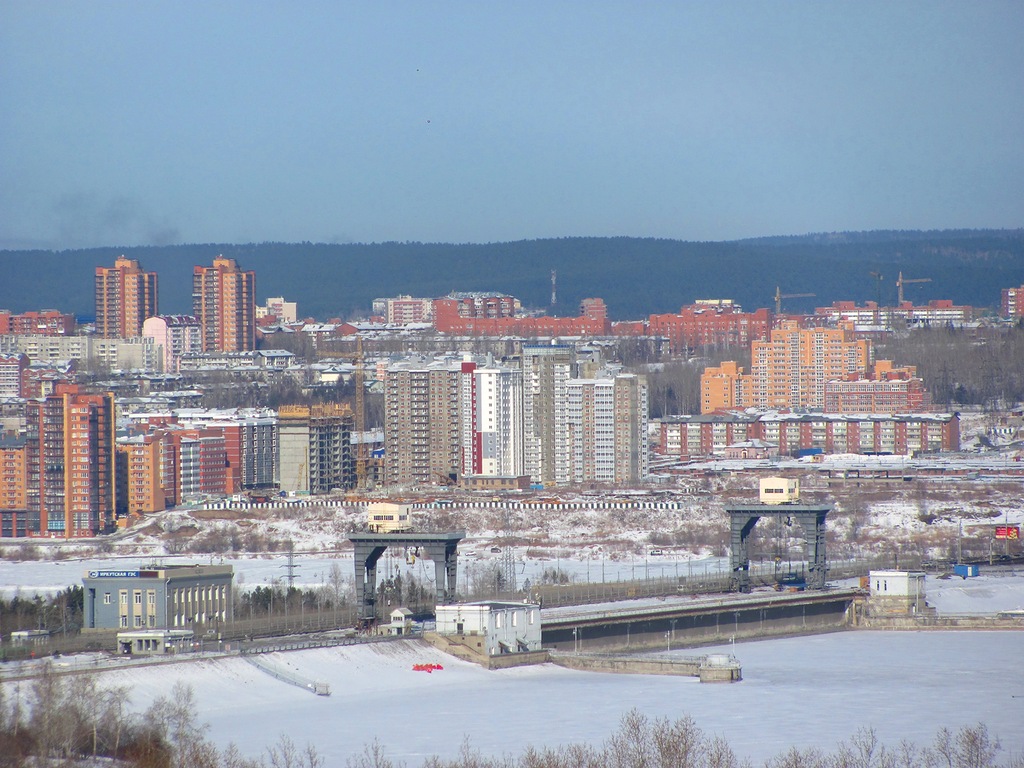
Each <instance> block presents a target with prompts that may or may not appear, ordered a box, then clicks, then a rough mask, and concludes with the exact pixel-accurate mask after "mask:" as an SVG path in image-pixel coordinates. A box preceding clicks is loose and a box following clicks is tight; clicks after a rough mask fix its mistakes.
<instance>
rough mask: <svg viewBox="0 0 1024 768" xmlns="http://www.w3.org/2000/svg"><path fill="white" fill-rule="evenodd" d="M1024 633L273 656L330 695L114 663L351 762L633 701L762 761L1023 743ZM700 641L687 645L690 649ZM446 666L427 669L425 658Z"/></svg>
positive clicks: (429, 749)
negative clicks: (509, 662)
mask: <svg viewBox="0 0 1024 768" xmlns="http://www.w3.org/2000/svg"><path fill="white" fill-rule="evenodd" d="M1022 641H1024V633H1021V632H1014V631H1008V632H866V631H856V632H854V631H851V632H841V633H834V634H829V635H819V636H811V637H800V638H789V639H783V640H768V641H761V642H751V643H743V644H739V645H736V646H735V647H732V646H728V647H727V646H720V647H716V648H708V649H702V652H715V651H726V652H730V651H731V652H733V653H735V655H736V656H737V657H738V658H739V659H740V661H741V662H742V665H743V678H744V679H743V682H741V683H737V684H731V685H730V684H717V685H713V684H701V683H699V682H698V681H697V680H696V679H693V678H681V677H658V676H647V675H612V674H598V673H589V672H576V671H570V670H566V669H562V668H560V667H557V666H554V665H550V664H548V665H543V666H539V667H527V668H520V669H512V670H502V671H494V672H490V671H486V670H484V669H481V668H479V667H476V666H473V665H471V664H469V663H466V662H461V661H458V660H456V659H453V658H450V657H448V656H445V655H444V654H441V653H440V652H439V651H436V650H434V649H433V648H431V647H429V646H427V645H426V644H424V643H422V642H421V641H396V642H391V643H386V644H379V645H374V646H361V647H345V648H334V649H318V650H310V651H295V652H289V653H278V654H273V659H272V662H273V663H274V664H275V665H277V666H286V667H287V668H289V669H291V670H293V671H294V672H296V673H298V674H299V675H302V676H303V677H307V678H312V679H315V680H322V681H325V682H327V683H329V684H330V686H331V690H332V691H333V695H331V696H330V697H320V696H315V695H313V694H312V693H308V692H305V691H303V690H301V689H299V688H296V687H294V686H290V685H287V684H285V683H282V682H279V681H277V680H275V679H273V678H271V677H270V676H269V675H266V674H264V673H261V672H260V671H259V670H258V669H256V668H254V667H253V666H251V665H249V664H247V663H246V662H245V661H243V660H242V659H239V658H222V659H216V660H206V661H201V662H193V663H185V664H174V665H166V666H160V667H142V668H132V669H125V670H119V671H115V672H108V673H104V680H105V681H107V680H109V682H110V683H111V684H115V683H116V684H120V685H129V686H131V688H132V704H133V706H136V707H139V708H142V707H145V706H146V705H147V704H148V703H149V702H151V701H152V700H153V698H155V697H156V696H159V695H166V694H167V693H168V692H169V691H170V690H171V687H172V686H173V684H174V683H175V682H177V681H179V680H181V681H183V682H186V683H187V684H189V685H190V686H192V688H193V690H194V692H195V695H196V700H197V703H198V715H199V718H200V719H201V720H203V721H206V722H208V723H209V724H210V731H209V734H210V737H211V738H212V739H213V740H214V741H215V742H216V743H218V744H221V745H225V744H227V743H228V742H235V743H236V744H238V745H239V746H240V747H241V748H242V750H243V752H245V753H247V754H250V755H257V754H260V753H261V752H262V750H263V749H264V748H265V747H266V746H268V745H269V744H271V743H273V742H274V741H276V740H277V738H278V736H279V735H281V734H288V735H289V736H290V737H291V738H292V739H293V740H294V741H296V742H297V743H299V744H305V743H307V742H309V743H313V744H315V745H316V747H317V749H318V750H319V751H320V752H321V753H322V754H323V755H324V756H325V757H326V758H327V763H328V764H329V765H339V764H343V762H344V759H345V758H346V757H347V756H350V755H353V754H355V753H356V752H359V751H360V750H361V749H362V747H363V745H365V744H368V743H369V742H371V741H372V740H374V739H376V740H379V741H380V743H381V744H382V745H383V746H384V747H385V748H386V751H387V753H388V755H389V756H390V757H392V758H395V759H400V760H405V761H407V763H408V764H409V765H410V766H413V765H418V764H419V763H420V758H422V757H425V756H427V755H432V754H438V755H443V756H453V755H454V754H455V753H456V752H457V750H458V749H459V747H460V745H461V744H462V742H463V740H464V739H469V742H470V744H471V745H472V746H473V747H475V748H478V749H480V750H482V751H483V752H484V753H485V754H503V753H513V754H515V753H518V752H519V751H520V749H521V748H523V747H525V746H526V745H528V744H532V745H535V746H542V745H552V746H553V745H558V744H565V743H569V742H600V741H602V740H603V739H604V738H605V737H606V736H607V735H608V734H609V733H610V732H611V731H612V730H614V729H615V727H616V726H617V724H618V722H619V719H620V718H621V717H622V715H623V714H624V713H625V712H627V711H628V710H629V709H632V708H636V709H638V710H640V711H641V712H643V713H645V714H647V715H649V716H651V717H669V718H677V717H680V716H682V715H685V714H689V715H690V716H692V717H693V718H694V720H695V721H696V722H697V724H698V725H699V726H700V727H701V728H702V729H704V731H705V732H707V733H714V734H720V735H722V736H724V737H726V738H727V739H728V740H729V741H730V743H731V744H732V745H733V747H734V749H735V750H736V751H737V752H738V753H739V754H740V755H744V756H747V757H750V758H751V759H753V760H754V761H755V762H761V761H763V760H764V759H766V758H768V757H770V756H772V755H775V754H777V753H778V752H781V751H783V750H785V749H787V748H789V747H790V746H798V747H810V746H818V747H822V748H828V749H831V748H833V747H834V746H835V744H836V743H837V742H839V741H840V740H844V739H848V738H849V737H850V736H851V735H852V734H853V733H854V732H855V731H856V730H857V729H858V728H860V727H872V728H874V729H875V730H876V732H877V734H878V736H879V737H880V738H881V739H882V740H883V741H884V742H886V743H890V744H895V743H897V742H898V741H899V740H901V739H909V740H911V741H913V742H916V743H918V744H920V745H924V744H926V743H930V742H931V740H932V738H933V737H934V735H935V732H936V730H937V729H938V728H939V727H942V726H946V727H949V728H952V729H956V728H959V727H961V726H964V725H973V724H976V723H979V722H982V723H985V724H986V725H987V726H988V728H989V730H990V732H992V733H993V734H995V735H997V736H998V737H999V738H1000V739H1001V740H1002V742H1003V746H1004V748H1006V749H1007V750H1010V751H1012V752H1013V753H1015V754H1020V753H1021V752H1022V751H1024V732H1022V729H1021V723H1022V722H1024V682H1022V681H1021V678H1020V675H1019V673H1018V672H1017V671H1016V668H1017V664H1018V662H1019V658H1020V652H1021V649H1022V648H1024V642H1022ZM692 653H693V651H692V650H691V651H684V652H680V655H687V654H692ZM422 663H437V664H441V665H442V666H443V667H444V669H443V670H441V671H437V672H433V673H431V674H427V673H425V672H416V671H414V670H413V665H414V664H422Z"/></svg>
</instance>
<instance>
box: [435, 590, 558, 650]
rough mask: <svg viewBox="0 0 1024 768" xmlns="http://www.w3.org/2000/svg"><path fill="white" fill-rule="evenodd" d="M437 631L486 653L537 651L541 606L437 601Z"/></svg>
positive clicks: (490, 602) (539, 642)
mask: <svg viewBox="0 0 1024 768" xmlns="http://www.w3.org/2000/svg"><path fill="white" fill-rule="evenodd" d="M436 631H437V634H438V635H440V636H441V637H447V638H450V639H452V638H454V639H457V640H458V639H461V640H464V641H468V642H469V643H470V644H475V645H477V646H478V647H479V648H480V649H481V650H482V651H483V653H484V654H486V655H487V656H498V655H501V654H506V653H527V652H530V651H539V650H541V640H540V634H541V633H540V606H539V605H536V604H533V603H512V602H497V601H481V602H477V603H460V604H457V605H439V606H437V608H436ZM473 641H475V643H473Z"/></svg>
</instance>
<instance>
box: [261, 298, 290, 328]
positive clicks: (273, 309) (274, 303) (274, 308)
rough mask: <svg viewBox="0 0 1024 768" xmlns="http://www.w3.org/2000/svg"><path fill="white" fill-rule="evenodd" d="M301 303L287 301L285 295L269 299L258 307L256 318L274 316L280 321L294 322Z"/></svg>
mask: <svg viewBox="0 0 1024 768" xmlns="http://www.w3.org/2000/svg"><path fill="white" fill-rule="evenodd" d="M298 314H299V305H298V303H297V302H294V301H285V300H284V296H274V297H272V298H269V299H267V303H266V304H264V305H263V306H260V307H256V319H257V320H259V319H261V318H264V317H274V318H277V321H278V322H280V323H294V322H296V320H297V319H298Z"/></svg>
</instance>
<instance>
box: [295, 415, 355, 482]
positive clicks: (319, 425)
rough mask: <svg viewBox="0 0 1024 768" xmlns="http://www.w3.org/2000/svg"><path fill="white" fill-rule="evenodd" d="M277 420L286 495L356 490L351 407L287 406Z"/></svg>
mask: <svg viewBox="0 0 1024 768" xmlns="http://www.w3.org/2000/svg"><path fill="white" fill-rule="evenodd" d="M277 420H278V445H279V451H280V461H279V462H278V471H279V472H280V475H279V478H278V480H279V484H280V488H281V490H282V491H288V492H290V493H311V494H320V493H330V492H331V491H332V490H335V489H349V488H354V487H355V484H356V471H355V461H354V459H353V456H352V423H353V416H352V409H351V408H349V406H348V405H343V404H338V403H323V404H319V405H285V406H281V408H280V410H279V411H278V414H277Z"/></svg>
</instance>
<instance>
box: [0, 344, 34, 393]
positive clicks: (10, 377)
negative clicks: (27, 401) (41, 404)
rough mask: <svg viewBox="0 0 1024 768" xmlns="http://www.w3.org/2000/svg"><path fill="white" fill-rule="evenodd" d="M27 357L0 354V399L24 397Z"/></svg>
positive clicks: (18, 354)
mask: <svg viewBox="0 0 1024 768" xmlns="http://www.w3.org/2000/svg"><path fill="white" fill-rule="evenodd" d="M27 369H28V356H27V355H23V354H20V353H14V354H6V353H3V352H0V397H24V394H23V392H24V388H25V382H24V378H25V371H26V370H27Z"/></svg>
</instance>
